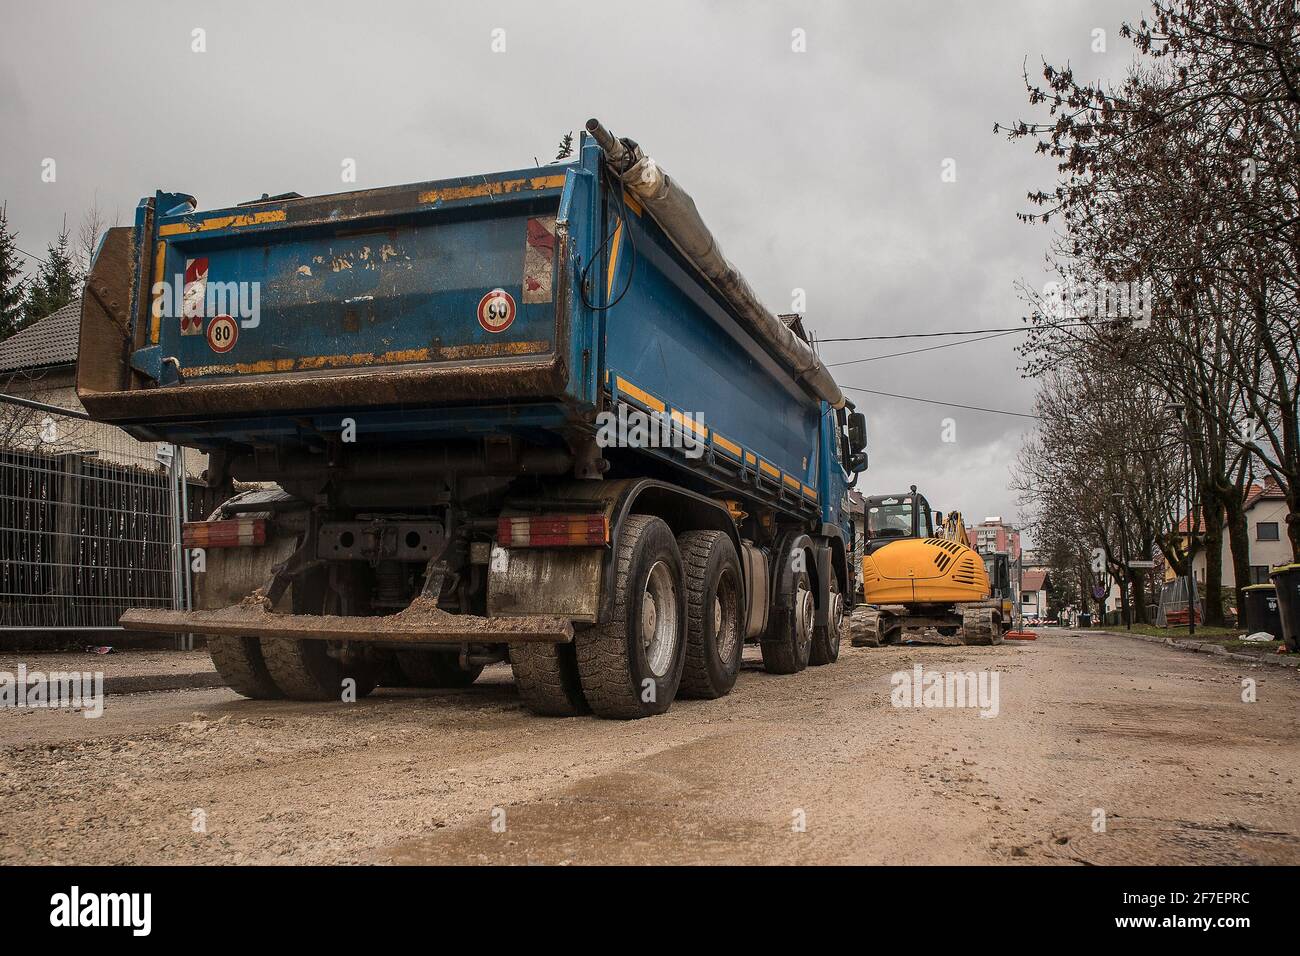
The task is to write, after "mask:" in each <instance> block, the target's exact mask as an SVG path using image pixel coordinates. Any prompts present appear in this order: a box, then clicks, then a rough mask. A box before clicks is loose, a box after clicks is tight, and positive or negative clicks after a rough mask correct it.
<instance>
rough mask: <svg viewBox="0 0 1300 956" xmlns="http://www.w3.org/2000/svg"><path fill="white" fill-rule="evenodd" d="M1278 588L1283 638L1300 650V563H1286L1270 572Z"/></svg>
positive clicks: (1292, 646) (1290, 647) (1271, 578)
mask: <svg viewBox="0 0 1300 956" xmlns="http://www.w3.org/2000/svg"><path fill="white" fill-rule="evenodd" d="M1268 577H1269V580H1270V581H1272V582H1273V584H1274V586H1276V588H1277V611H1278V615H1279V616H1280V617H1281V619H1282V639H1283V640H1284V641H1286V646H1287V647H1288V648H1289V649H1290V650H1293V651H1300V564H1284V565H1282V566H1281V567H1277V568H1274V569H1273V570H1272V571H1271V572H1269V575H1268Z"/></svg>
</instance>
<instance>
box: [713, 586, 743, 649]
mask: <svg viewBox="0 0 1300 956" xmlns="http://www.w3.org/2000/svg"><path fill="white" fill-rule="evenodd" d="M728 609H730V611H731V613H730V614H728V613H727V610H728ZM713 637H714V640H715V642H716V643H717V646H718V657H719V658H720V659H721V660H722V663H723V664H727V665H730V664H731V661H732V659H733V658H734V656H735V654H736V652H737V650H738V649H739V647H740V615H739V614H738V613H737V597H736V582H735V581H734V580H733V579H732V576H731V572H730V571H726V572H723V575H722V577H720V578H718V586H717V588H716V590H715V592H714V595H713Z"/></svg>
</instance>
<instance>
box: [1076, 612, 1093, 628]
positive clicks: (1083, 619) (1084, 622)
mask: <svg viewBox="0 0 1300 956" xmlns="http://www.w3.org/2000/svg"><path fill="white" fill-rule="evenodd" d="M1079 626H1080V627H1092V614H1091V613H1089V612H1088V611H1080V612H1079Z"/></svg>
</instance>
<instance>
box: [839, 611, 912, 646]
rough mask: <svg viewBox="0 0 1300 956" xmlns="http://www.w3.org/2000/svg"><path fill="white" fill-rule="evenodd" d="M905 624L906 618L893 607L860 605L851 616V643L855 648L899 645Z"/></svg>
mask: <svg viewBox="0 0 1300 956" xmlns="http://www.w3.org/2000/svg"><path fill="white" fill-rule="evenodd" d="M900 610H901V609H900ZM903 624H904V618H903V617H902V616H900V615H899V613H898V610H895V609H894V608H892V607H889V608H880V607H872V606H871V605H870V604H859V605H858V606H857V607H855V608H854V609H853V613H851V614H850V615H849V635H850V639H849V643H850V644H852V645H853V646H854V647H881V646H883V645H885V644H897V643H899V641H900V640H901V638H902V636H903Z"/></svg>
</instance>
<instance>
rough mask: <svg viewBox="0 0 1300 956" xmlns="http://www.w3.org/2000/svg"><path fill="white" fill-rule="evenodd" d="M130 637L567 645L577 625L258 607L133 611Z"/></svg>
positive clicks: (127, 620) (553, 620)
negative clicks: (340, 614)
mask: <svg viewBox="0 0 1300 956" xmlns="http://www.w3.org/2000/svg"><path fill="white" fill-rule="evenodd" d="M119 623H120V624H121V625H122V627H124V628H126V629H127V630H129V631H149V632H152V633H159V634H186V633H195V634H214V635H229V636H234V637H270V638H283V639H290V640H321V641H353V642H358V643H385V644H389V643H399V644H400V643H409V644H464V643H466V642H469V643H476V644H477V643H486V644H527V643H541V644H567V643H569V642H570V641H572V640H573V625H572V623H571V622H569V621H568V620H566V619H564V618H558V617H518V618H508V617H480V616H478V615H473V614H449V613H447V612H446V611H439V610H436V609H433V608H430V607H428V606H427V605H425V606H420V602H418V601H417V602H416V604H414V605H412V607H410V608H407V609H406V610H405V611H402V612H401V613H399V614H394V615H391V616H387V617H338V616H334V615H314V614H273V613H271V612H269V611H267V610H265V609H264V608H262V607H261V606H259V605H256V604H237V605H234V606H232V607H227V608H222V609H220V610H216V611H164V610H158V609H154V608H134V609H132V610H129V611H127V612H126V613H125V614H123V615H122V618H121V621H120V622H119Z"/></svg>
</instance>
